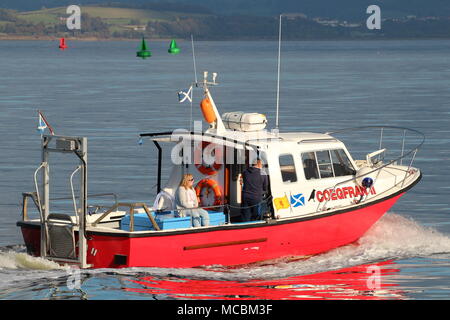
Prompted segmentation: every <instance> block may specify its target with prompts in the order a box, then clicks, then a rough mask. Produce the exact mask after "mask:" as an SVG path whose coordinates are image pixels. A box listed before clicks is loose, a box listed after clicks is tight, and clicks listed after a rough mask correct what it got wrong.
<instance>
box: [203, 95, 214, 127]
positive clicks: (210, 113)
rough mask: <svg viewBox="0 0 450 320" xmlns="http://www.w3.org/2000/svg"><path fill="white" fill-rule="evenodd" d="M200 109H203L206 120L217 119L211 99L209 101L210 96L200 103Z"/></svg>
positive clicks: (209, 121) (210, 121) (211, 121)
mask: <svg viewBox="0 0 450 320" xmlns="http://www.w3.org/2000/svg"><path fill="white" fill-rule="evenodd" d="M200 109H202V113H203V118H205V121H206V122H208V123H213V122H214V121H216V119H217V117H216V114H215V113H214V109H213V107H212V104H211V101H209V99H208V98H205V99H203V100H202V102H201V103H200Z"/></svg>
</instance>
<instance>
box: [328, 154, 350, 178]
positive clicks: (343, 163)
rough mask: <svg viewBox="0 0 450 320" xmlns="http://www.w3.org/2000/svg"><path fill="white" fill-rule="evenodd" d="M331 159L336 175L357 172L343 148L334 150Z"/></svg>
mask: <svg viewBox="0 0 450 320" xmlns="http://www.w3.org/2000/svg"><path fill="white" fill-rule="evenodd" d="M331 159H332V160H333V170H334V175H335V177H340V176H349V175H354V174H355V173H356V171H355V169H354V168H353V165H352V163H351V162H350V159H349V158H348V157H347V155H346V154H345V151H344V150H343V149H339V150H332V151H331Z"/></svg>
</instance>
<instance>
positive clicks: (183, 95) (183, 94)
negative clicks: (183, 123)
mask: <svg viewBox="0 0 450 320" xmlns="http://www.w3.org/2000/svg"><path fill="white" fill-rule="evenodd" d="M186 100H189V102H192V86H191V87H190V88H189V90H184V91H178V102H180V103H183V102H185V101H186Z"/></svg>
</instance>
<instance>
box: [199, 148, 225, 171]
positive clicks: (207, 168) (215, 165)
mask: <svg viewBox="0 0 450 320" xmlns="http://www.w3.org/2000/svg"><path fill="white" fill-rule="evenodd" d="M210 144H211V142H208V141H202V142H201V148H200V143H199V144H198V146H197V148H195V150H194V160H195V161H197V159H202V163H196V164H195V167H196V168H197V170H198V171H200V172H201V173H203V174H204V175H207V176H212V175H214V174H216V173H217V171H218V170H220V168H221V167H222V164H220V163H216V162H214V163H213V164H212V165H208V164H205V163H204V162H203V150H205V148H206V147H208V146H209V145H210ZM214 151H215V152H217V151H218V150H217V149H215V150H214Z"/></svg>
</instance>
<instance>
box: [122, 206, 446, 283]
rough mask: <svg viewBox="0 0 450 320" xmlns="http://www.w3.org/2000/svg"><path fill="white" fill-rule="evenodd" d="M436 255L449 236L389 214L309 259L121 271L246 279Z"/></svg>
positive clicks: (442, 251)
mask: <svg viewBox="0 0 450 320" xmlns="http://www.w3.org/2000/svg"><path fill="white" fill-rule="evenodd" d="M437 254H441V255H446V254H448V255H449V256H450V237H448V236H447V235H445V234H442V233H440V232H438V231H436V230H435V229H433V228H429V227H425V226H422V225H420V224H418V223H417V222H415V221H414V220H412V219H409V218H406V217H404V216H401V215H398V214H395V213H389V214H387V215H385V216H384V217H383V218H382V219H380V220H379V221H378V222H377V223H376V224H375V225H374V226H373V227H372V228H371V229H370V230H369V231H368V232H367V233H366V234H365V235H364V237H362V238H361V239H359V240H358V241H357V243H354V244H350V245H347V246H344V247H340V248H337V249H334V250H331V251H329V252H326V253H323V254H320V255H316V256H313V257H310V258H308V259H296V257H289V258H284V259H278V260H275V261H271V262H270V263H266V262H264V263H261V264H252V265H248V266H245V267H239V268H228V267H222V266H209V267H205V268H203V269H198V268H191V269H160V268H130V269H124V270H120V271H119V272H121V273H122V272H145V273H146V274H151V275H155V276H167V274H168V273H170V275H172V276H176V277H195V278H197V279H199V278H214V279H216V280H236V281H245V280H252V279H270V278H285V277H292V276H298V275H305V274H314V273H319V272H325V271H330V270H338V269H342V268H348V267H352V266H358V265H363V264H370V263H375V262H379V261H386V260H392V259H394V260H399V259H407V258H412V257H427V256H432V255H437Z"/></svg>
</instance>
